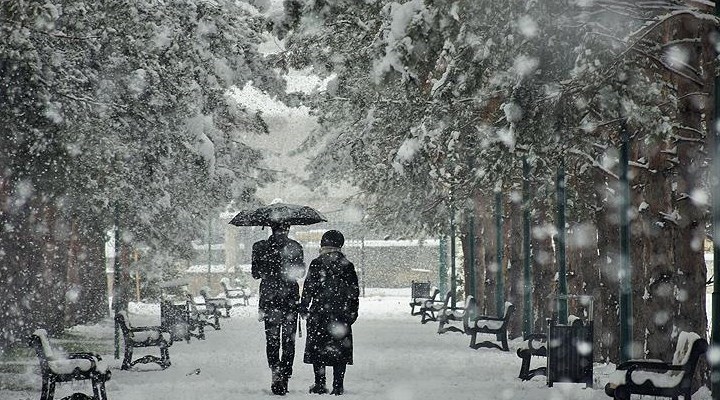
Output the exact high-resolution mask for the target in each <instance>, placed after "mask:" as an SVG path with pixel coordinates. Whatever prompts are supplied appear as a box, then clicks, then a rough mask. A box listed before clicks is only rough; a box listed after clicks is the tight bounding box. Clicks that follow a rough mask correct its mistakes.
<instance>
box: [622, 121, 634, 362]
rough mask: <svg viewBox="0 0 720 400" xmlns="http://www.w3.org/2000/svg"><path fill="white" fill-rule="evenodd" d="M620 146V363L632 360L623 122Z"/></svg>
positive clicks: (624, 129)
mask: <svg viewBox="0 0 720 400" xmlns="http://www.w3.org/2000/svg"><path fill="white" fill-rule="evenodd" d="M621 139H622V144H621V146H620V201H621V203H620V346H621V347H620V350H621V351H620V356H621V360H622V361H627V360H629V359H631V358H632V331H633V322H632V288H631V284H632V265H631V264H630V221H629V220H628V210H629V208H630V185H629V182H628V158H629V156H628V141H629V137H628V131H627V126H626V123H625V120H623V121H622V124H621Z"/></svg>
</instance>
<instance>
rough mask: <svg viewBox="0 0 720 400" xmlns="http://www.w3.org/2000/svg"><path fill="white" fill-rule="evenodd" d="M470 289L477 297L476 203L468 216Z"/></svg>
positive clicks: (472, 205)
mask: <svg viewBox="0 0 720 400" xmlns="http://www.w3.org/2000/svg"><path fill="white" fill-rule="evenodd" d="M468 253H469V254H468V268H469V269H470V271H468V272H469V273H468V277H469V282H468V289H469V293H468V294H470V295H472V296H473V297H475V293H477V286H476V284H477V283H476V275H475V207H474V204H471V206H470V215H469V217H468Z"/></svg>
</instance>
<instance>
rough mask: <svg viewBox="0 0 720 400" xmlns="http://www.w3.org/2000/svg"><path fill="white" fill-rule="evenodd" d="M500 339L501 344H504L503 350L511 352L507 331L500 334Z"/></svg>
mask: <svg viewBox="0 0 720 400" xmlns="http://www.w3.org/2000/svg"><path fill="white" fill-rule="evenodd" d="M498 339H499V340H500V343H502V349H503V350H505V351H510V348H509V347H508V338H507V331H503V332H502V333H499V334H498Z"/></svg>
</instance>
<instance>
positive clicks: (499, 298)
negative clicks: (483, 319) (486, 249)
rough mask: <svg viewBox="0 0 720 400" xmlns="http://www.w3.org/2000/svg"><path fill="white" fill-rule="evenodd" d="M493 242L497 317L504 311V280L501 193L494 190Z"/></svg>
mask: <svg viewBox="0 0 720 400" xmlns="http://www.w3.org/2000/svg"><path fill="white" fill-rule="evenodd" d="M495 243H496V245H497V249H496V263H497V272H496V274H495V282H496V283H495V311H496V312H497V316H498V317H502V316H503V314H504V312H505V285H504V284H505V282H504V280H503V269H502V265H503V264H502V263H503V233H502V193H500V190H499V188H498V190H497V191H496V192H495Z"/></svg>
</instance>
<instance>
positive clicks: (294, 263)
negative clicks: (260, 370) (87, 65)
mask: <svg viewBox="0 0 720 400" xmlns="http://www.w3.org/2000/svg"><path fill="white" fill-rule="evenodd" d="M271 228H272V234H271V235H270V237H269V238H268V239H267V240H261V241H258V242H256V243H255V244H253V249H252V275H253V278H255V279H261V281H260V319H261V321H263V322H264V323H265V339H266V351H267V360H268V365H269V366H270V370H271V371H272V384H271V387H270V388H271V390H272V392H273V393H274V394H277V395H284V394H286V393H287V391H288V379H290V377H291V376H292V372H293V360H294V358H295V334H296V332H297V326H298V315H300V316H301V317H302V318H306V319H307V339H306V344H305V354H304V357H303V361H304V362H305V363H306V364H312V366H313V372H314V374H315V383H314V384H313V385H312V386H310V393H316V394H324V393H327V392H328V389H327V387H326V383H325V382H326V380H325V367H326V366H332V367H333V383H332V392H331V394H334V395H341V394H343V392H344V391H345V388H344V384H343V381H344V377H345V368H346V366H347V364H352V363H353V339H352V324H353V323H354V322H355V320H356V319H357V316H358V298H359V288H358V279H357V274H356V272H355V266H354V265H353V264H352V263H351V262H350V261H348V259H347V258H345V255H344V254H343V253H342V252H341V248H342V246H343V244H344V242H345V238H344V237H343V235H342V233H340V232H339V231H336V230H330V231H327V232H325V234H323V236H322V239H321V240H320V255H319V256H318V257H317V258H315V259H314V260H313V261H312V262H311V263H310V267H309V268H308V271H307V276H305V275H306V274H305V263H304V261H303V248H302V246H301V245H300V243H298V242H296V241H295V240H292V239H290V238H289V237H288V232H289V230H290V226H289V225H287V224H276V225H273V226H271ZM303 277H304V278H305V281H304V284H303V291H302V295H300V288H299V284H298V281H299V280H301V279H303Z"/></svg>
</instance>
